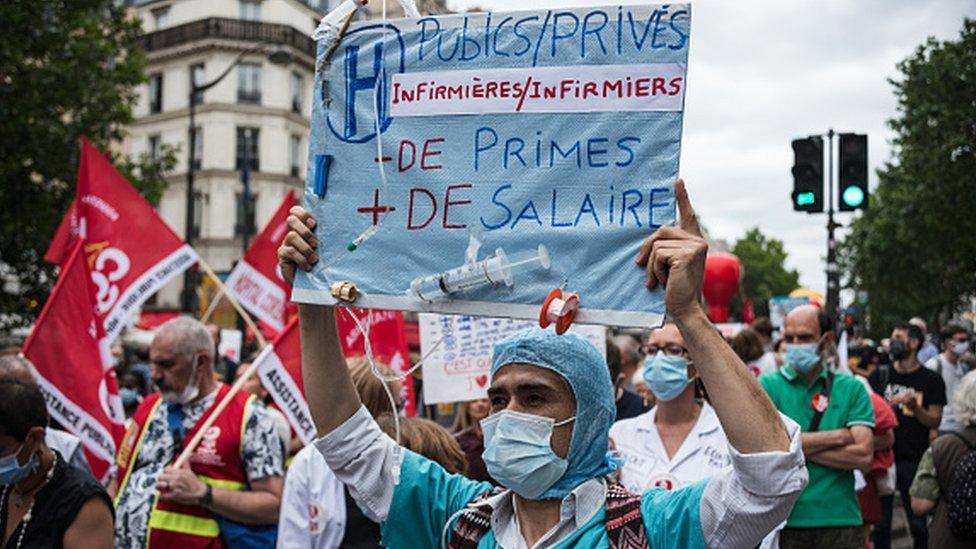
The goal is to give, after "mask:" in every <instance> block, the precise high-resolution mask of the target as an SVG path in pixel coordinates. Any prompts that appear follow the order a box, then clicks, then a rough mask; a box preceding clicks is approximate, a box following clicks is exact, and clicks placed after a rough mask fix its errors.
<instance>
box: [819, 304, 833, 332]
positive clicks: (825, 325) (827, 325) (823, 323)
mask: <svg viewBox="0 0 976 549" xmlns="http://www.w3.org/2000/svg"><path fill="white" fill-rule="evenodd" d="M817 324H819V325H820V335H821V336H823V335H824V334H826V333H827V332H832V331H833V330H834V323H833V322H831V321H830V315H828V314H827V313H825V312H824V310H823V309H818V310H817Z"/></svg>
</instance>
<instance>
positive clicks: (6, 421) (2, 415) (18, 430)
mask: <svg viewBox="0 0 976 549" xmlns="http://www.w3.org/2000/svg"><path fill="white" fill-rule="evenodd" d="M47 421H48V416H47V406H46V405H45V404H44V395H42V394H41V390H40V389H39V388H38V387H37V385H35V384H32V383H24V382H21V381H13V380H4V381H0V435H4V436H10V437H13V438H14V439H15V440H16V441H17V442H24V440H25V439H27V433H29V432H30V430H31V429H33V428H34V427H47Z"/></svg>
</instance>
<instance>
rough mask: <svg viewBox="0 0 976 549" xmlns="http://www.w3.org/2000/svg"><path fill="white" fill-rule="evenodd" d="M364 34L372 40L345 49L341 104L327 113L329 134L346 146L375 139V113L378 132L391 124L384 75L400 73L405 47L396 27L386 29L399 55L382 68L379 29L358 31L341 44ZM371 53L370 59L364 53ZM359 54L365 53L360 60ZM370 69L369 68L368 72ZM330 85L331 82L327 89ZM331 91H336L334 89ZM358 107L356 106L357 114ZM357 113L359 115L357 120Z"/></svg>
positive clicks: (334, 106)
mask: <svg viewBox="0 0 976 549" xmlns="http://www.w3.org/2000/svg"><path fill="white" fill-rule="evenodd" d="M363 31H372V33H376V34H375V35H374V36H375V38H374V36H370V38H372V39H373V40H369V41H368V42H366V44H362V41H360V45H357V44H355V43H353V44H350V45H349V46H347V47H345V48H344V52H343V68H342V71H343V72H342V78H341V82H342V89H343V94H342V95H343V98H342V99H343V101H342V102H341V104H333V105H332V106H331V108H329V111H328V112H327V113H326V119H327V120H326V121H327V123H328V126H329V130H330V131H331V132H332V134H333V135H334V136H336V138H338V139H340V140H341V141H344V142H346V143H365V142H367V141H370V140H372V139H373V138H374V137H375V136H376V122H375V119H374V112H375V113H376V114H375V117H376V118H378V119H379V129H380V131H381V132H383V131H386V129H387V128H388V127H389V126H390V124H391V123H392V122H393V119H392V118H390V116H389V105H387V97H388V94H389V91H388V87H387V86H388V85H387V81H386V78H387V74H388V71H389V70H393V71H396V72H403V65H404V51H403V50H404V47H403V39H402V38H401V36H400V33H399V31H398V30H397V29H396V28H395V27H393V26H390V25H387V32H389V33H390V34H389V36H390V37H391V40H390V41H389V43H390V44H391V45H392V46H394V47H396V46H399V51H397V52H396V54H395V56H394V59H387V60H386V62H387V64H390V65H392V66H390V67H387V66H384V54H385V53H386V51H385V49H384V43H383V38H382V34H379V33H378V32H377V31H380V32H382V26H381V25H372V26H369V27H364V28H361V29H357V30H355V31H353V32H350V33H348V34H346V36H345V38H344V40H345V41H348V42H353V40H351V38H352V37H353V35H355V34H359V33H362V32H363ZM391 31H392V32H391ZM372 33H371V34H372ZM369 42H372V44H370V43H369ZM370 49H372V55H369V54H368V53H367V52H368V51H369V50H370ZM361 50H365V51H362V53H363V55H362V56H360V53H361ZM391 61H392V63H391ZM370 65H372V66H371V68H367V67H369V66H370ZM329 76H332V77H333V78H335V76H336V75H335V74H334V73H333V74H330V75H329ZM335 80H336V81H338V80H339V78H335ZM331 84H332V81H331V79H330V81H328V84H327V85H331ZM336 84H338V82H336ZM333 91H335V90H334V89H333ZM374 96H375V104H374ZM357 101H358V103H357ZM357 104H358V106H359V109H358V111H357V108H356V107H357ZM340 109H341V111H340ZM357 112H358V113H359V117H358V119H357V116H356V114H357ZM340 117H341V118H342V120H341V121H340V120H338V118H340Z"/></svg>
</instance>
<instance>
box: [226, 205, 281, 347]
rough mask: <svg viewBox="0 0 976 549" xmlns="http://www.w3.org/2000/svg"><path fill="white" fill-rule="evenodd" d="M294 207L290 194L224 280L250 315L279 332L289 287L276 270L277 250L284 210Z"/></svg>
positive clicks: (228, 288)
mask: <svg viewBox="0 0 976 549" xmlns="http://www.w3.org/2000/svg"><path fill="white" fill-rule="evenodd" d="M294 205H295V195H294V193H292V192H291V191H288V194H287V195H285V198H284V200H282V201H281V205H280V206H278V209H277V210H276V211H275V213H274V215H272V216H271V219H270V220H269V221H268V224H267V225H265V227H264V229H263V230H262V231H261V234H259V235H258V236H257V238H255V239H254V242H252V243H251V246H250V247H249V248H248V249H247V253H245V254H244V257H242V258H241V260H240V261H238V262H237V265H236V266H235V267H234V270H233V271H231V273H230V276H228V277H227V282H226V283H225V285H226V286H227V291H228V292H230V293H232V294H233V296H234V297H235V298H236V299H237V301H238V302H240V304H241V305H243V306H244V308H246V309H247V310H248V311H249V312H250V313H251V314H253V315H254V316H256V317H257V318H259V319H260V320H262V321H264V322H265V323H267V324H268V325H269V326H271V327H272V328H274V330H275V331H277V332H280V331H281V330H282V329H284V327H285V323H286V322H287V321H288V316H289V315H288V309H289V308H290V307H289V306H288V305H289V303H288V294H289V292H290V290H291V288H290V287H289V286H288V284H287V283H286V282H285V279H284V278H283V277H282V276H281V271H280V270H279V269H278V255H277V251H278V247H279V246H281V243H282V242H283V241H284V240H285V235H287V234H288V211H289V210H291V208H292V206H294Z"/></svg>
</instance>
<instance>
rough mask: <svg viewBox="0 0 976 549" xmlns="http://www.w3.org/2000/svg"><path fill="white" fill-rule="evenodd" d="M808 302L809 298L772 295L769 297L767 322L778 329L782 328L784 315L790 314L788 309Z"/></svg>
mask: <svg viewBox="0 0 976 549" xmlns="http://www.w3.org/2000/svg"><path fill="white" fill-rule="evenodd" d="M807 303H810V298H809V297H806V296H803V297H789V296H785V295H780V296H774V297H771V298H769V322H771V323H772V325H773V326H775V327H776V329H778V330H782V329H783V321H784V320H786V315H788V314H790V311H792V310H793V309H796V308H797V307H799V306H800V305H806V304H807Z"/></svg>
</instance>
